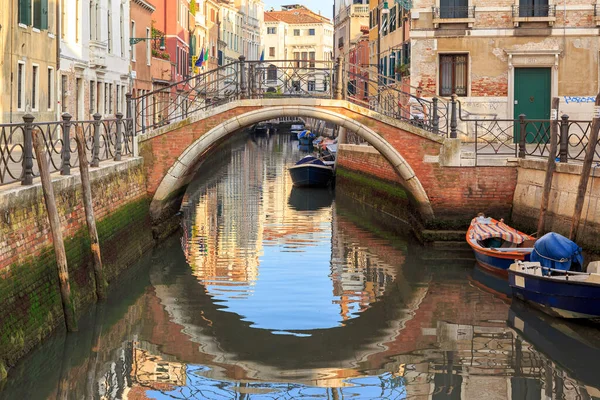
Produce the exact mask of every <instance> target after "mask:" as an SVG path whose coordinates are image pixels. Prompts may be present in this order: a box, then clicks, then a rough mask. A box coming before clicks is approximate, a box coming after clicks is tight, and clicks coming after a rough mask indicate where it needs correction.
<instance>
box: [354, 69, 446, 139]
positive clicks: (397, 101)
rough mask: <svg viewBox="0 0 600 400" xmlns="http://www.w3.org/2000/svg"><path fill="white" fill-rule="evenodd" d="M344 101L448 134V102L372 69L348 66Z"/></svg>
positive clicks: (435, 131)
mask: <svg viewBox="0 0 600 400" xmlns="http://www.w3.org/2000/svg"><path fill="white" fill-rule="evenodd" d="M346 70H347V72H346V73H345V75H344V76H345V79H346V80H347V84H346V87H347V90H346V99H347V100H348V101H350V102H352V103H355V104H358V105H360V106H363V107H365V108H368V109H371V110H374V111H376V112H378V113H380V114H383V115H385V116H387V117H391V118H395V119H400V120H403V121H406V122H409V123H411V124H413V125H415V126H418V127H419V128H421V129H424V130H427V131H429V132H432V133H435V134H440V135H444V136H447V135H448V134H449V128H450V124H449V116H450V102H449V101H448V100H447V99H445V98H442V97H438V96H436V95H435V94H433V93H428V92H425V91H423V89H422V88H418V87H413V86H410V85H409V84H407V83H404V82H402V80H401V79H400V80H396V79H395V77H393V76H386V75H383V74H380V73H378V72H375V71H374V70H373V68H368V67H363V66H360V65H354V64H348V65H347V66H346Z"/></svg>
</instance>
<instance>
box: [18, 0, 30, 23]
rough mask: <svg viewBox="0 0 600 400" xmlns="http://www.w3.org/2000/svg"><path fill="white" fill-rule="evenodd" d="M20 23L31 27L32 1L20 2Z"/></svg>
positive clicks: (24, 0) (21, 0) (23, 0)
mask: <svg viewBox="0 0 600 400" xmlns="http://www.w3.org/2000/svg"><path fill="white" fill-rule="evenodd" d="M19 23H20V24H23V25H27V26H29V25H31V0H19Z"/></svg>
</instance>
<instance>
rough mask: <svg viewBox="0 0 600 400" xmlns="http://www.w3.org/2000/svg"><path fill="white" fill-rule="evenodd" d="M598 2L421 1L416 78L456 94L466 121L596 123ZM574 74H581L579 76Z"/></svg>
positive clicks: (415, 24) (416, 11) (415, 32)
mask: <svg viewBox="0 0 600 400" xmlns="http://www.w3.org/2000/svg"><path fill="white" fill-rule="evenodd" d="M596 8H597V6H596V1H595V0H572V1H569V2H565V3H560V4H558V3H556V2H555V1H553V0H543V1H539V2H537V1H536V2H531V1H527V0H497V1H493V2H492V1H489V0H468V1H467V0H464V1H463V0H461V1H458V2H447V1H445V0H415V1H414V2H413V9H412V13H411V18H412V31H411V44H412V57H411V67H410V69H411V79H412V82H413V84H417V83H418V84H420V85H422V86H423V87H424V88H425V89H426V90H428V91H429V92H432V93H435V94H437V95H440V96H450V95H452V94H456V95H457V96H458V97H459V99H460V100H461V102H462V106H463V113H464V114H466V115H467V116H475V117H486V118H500V119H502V118H508V119H513V118H517V117H518V116H519V115H520V114H525V115H526V116H527V118H530V119H546V118H549V117H550V115H551V110H550V102H551V98H552V97H559V98H560V109H559V112H560V114H562V113H567V114H568V115H569V116H570V117H571V118H576V119H589V118H591V117H592V111H593V102H594V100H593V96H595V95H596V93H597V92H598V74H599V71H598V54H599V51H600V46H599V39H598V25H599V24H600V20H599V18H598V17H597V16H596V14H597V13H596ZM573 71H577V73H576V74H573Z"/></svg>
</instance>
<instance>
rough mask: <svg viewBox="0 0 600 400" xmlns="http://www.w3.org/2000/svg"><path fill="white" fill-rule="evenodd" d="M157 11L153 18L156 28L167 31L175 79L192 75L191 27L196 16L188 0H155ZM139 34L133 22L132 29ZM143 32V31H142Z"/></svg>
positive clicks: (167, 46)
mask: <svg viewBox="0 0 600 400" xmlns="http://www.w3.org/2000/svg"><path fill="white" fill-rule="evenodd" d="M153 4H154V6H155V8H156V11H155V13H154V17H153V20H154V21H155V27H156V29H158V30H160V31H162V32H164V33H165V45H166V51H167V53H168V54H169V57H170V60H171V65H172V72H171V77H172V79H173V81H175V82H178V81H181V80H183V79H184V78H186V77H188V76H190V73H191V49H190V27H192V28H193V27H194V26H195V24H196V22H195V17H194V16H193V15H192V14H191V13H190V3H189V2H188V0H154V3H153ZM134 28H136V32H135V35H134V33H133V32H132V36H136V37H137V35H138V34H139V33H138V31H137V27H135V25H134V24H133V22H132V31H133V30H134ZM192 30H193V29H192ZM142 33H143V32H142Z"/></svg>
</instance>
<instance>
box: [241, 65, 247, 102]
mask: <svg viewBox="0 0 600 400" xmlns="http://www.w3.org/2000/svg"><path fill="white" fill-rule="evenodd" d="M239 60H240V98H241V99H245V98H246V97H247V92H246V91H247V90H248V82H247V80H246V63H245V61H246V57H244V56H240V57H239Z"/></svg>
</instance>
